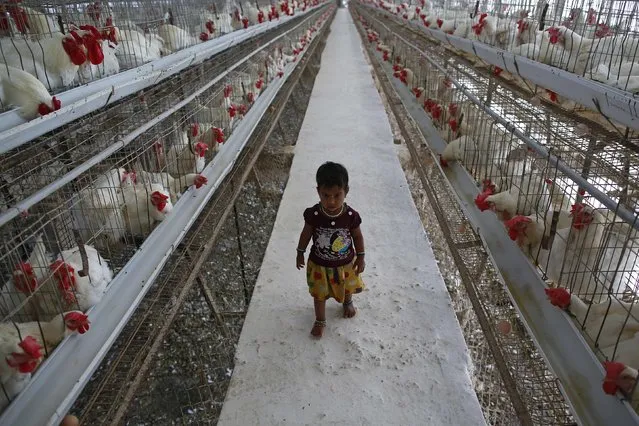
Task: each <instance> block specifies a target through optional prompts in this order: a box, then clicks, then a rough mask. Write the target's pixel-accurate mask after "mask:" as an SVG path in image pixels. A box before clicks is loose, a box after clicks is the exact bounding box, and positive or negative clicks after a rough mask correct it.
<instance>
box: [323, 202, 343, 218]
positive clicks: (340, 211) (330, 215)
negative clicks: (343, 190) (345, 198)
mask: <svg viewBox="0 0 639 426" xmlns="http://www.w3.org/2000/svg"><path fill="white" fill-rule="evenodd" d="M345 205H346V204H342V208H341V209H340V210H339V213H337V214H335V215H332V214H328V212H327V211H326V210H325V209H324V207H323V206H322V205H321V204H320V209H321V210H322V213H324V214H325V215H326V216H328V217H330V218H331V219H334V218H336V217H339V216H341V215H342V213H344V206H345Z"/></svg>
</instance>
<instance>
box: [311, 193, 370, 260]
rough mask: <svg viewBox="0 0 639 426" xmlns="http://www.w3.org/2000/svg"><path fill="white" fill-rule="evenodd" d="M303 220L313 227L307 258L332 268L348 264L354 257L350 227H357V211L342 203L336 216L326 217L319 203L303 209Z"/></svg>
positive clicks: (358, 220)
mask: <svg viewBox="0 0 639 426" xmlns="http://www.w3.org/2000/svg"><path fill="white" fill-rule="evenodd" d="M304 221H305V222H306V223H308V224H309V225H310V226H312V227H313V246H312V247H311V254H310V256H309V259H310V260H311V261H313V262H314V263H316V264H317V265H320V266H325V267H329V268H334V267H337V266H344V265H348V264H349V263H351V262H352V261H353V258H354V257H355V248H354V244H353V236H352V235H351V229H355V228H357V227H359V225H360V224H361V223H362V219H361V218H360V217H359V213H357V212H356V211H355V210H353V209H352V208H350V207H349V206H347V205H346V204H345V205H344V211H343V212H342V214H341V215H339V216H338V217H334V218H331V217H328V216H326V214H324V212H322V209H321V208H320V205H319V204H316V205H314V206H313V207H310V208H308V209H306V210H305V211H304Z"/></svg>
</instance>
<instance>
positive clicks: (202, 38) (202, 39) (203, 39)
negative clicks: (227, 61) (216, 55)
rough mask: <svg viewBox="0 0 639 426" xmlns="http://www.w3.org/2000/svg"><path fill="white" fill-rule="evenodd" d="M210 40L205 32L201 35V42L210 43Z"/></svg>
mask: <svg viewBox="0 0 639 426" xmlns="http://www.w3.org/2000/svg"><path fill="white" fill-rule="evenodd" d="M208 40H209V35H208V34H207V33H205V32H201V33H200V41H208Z"/></svg>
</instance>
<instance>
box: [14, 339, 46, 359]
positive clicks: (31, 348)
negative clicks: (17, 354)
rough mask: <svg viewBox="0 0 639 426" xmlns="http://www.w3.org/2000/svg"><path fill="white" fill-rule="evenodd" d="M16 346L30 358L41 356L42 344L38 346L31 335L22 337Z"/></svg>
mask: <svg viewBox="0 0 639 426" xmlns="http://www.w3.org/2000/svg"><path fill="white" fill-rule="evenodd" d="M18 346H20V347H21V348H22V350H23V351H24V353H25V354H27V355H29V356H30V357H31V358H35V359H40V358H41V357H42V352H41V351H42V346H40V344H39V343H38V341H37V340H36V339H34V338H33V337H32V336H27V337H25V338H24V339H22V342H20V343H18Z"/></svg>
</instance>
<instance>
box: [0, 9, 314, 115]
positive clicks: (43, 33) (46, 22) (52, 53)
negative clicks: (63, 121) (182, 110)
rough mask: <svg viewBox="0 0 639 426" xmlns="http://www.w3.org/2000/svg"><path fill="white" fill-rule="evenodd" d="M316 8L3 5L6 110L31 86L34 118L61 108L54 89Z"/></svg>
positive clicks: (0, 38)
mask: <svg viewBox="0 0 639 426" xmlns="http://www.w3.org/2000/svg"><path fill="white" fill-rule="evenodd" d="M309 6H310V2H309V3H307V2H306V1H304V2H300V3H299V4H298V2H296V1H295V2H292V3H291V4H290V7H289V3H288V2H283V3H282V4H281V5H278V6H277V7H276V6H275V5H271V4H270V3H269V2H265V1H263V0H255V1H232V2H230V1H228V2H226V1H221V0H216V1H210V2H202V1H195V0H176V1H168V0H144V1H112V2H106V1H95V2H66V1H64V2H58V1H55V2H40V1H19V2H16V1H6V2H2V3H0V64H1V65H0V77H1V78H2V80H3V81H5V85H6V87H5V89H4V90H3V93H2V96H0V100H1V101H2V107H3V109H6V108H8V107H9V106H12V105H13V106H22V103H23V102H21V101H24V99H23V97H21V96H20V94H16V93H14V90H13V89H14V86H15V87H16V88H20V87H22V88H23V89H24V88H25V87H27V88H28V89H29V90H30V91H31V92H33V96H34V97H35V98H37V100H38V102H36V103H35V105H33V108H22V109H23V110H24V111H23V115H24V118H27V119H32V118H35V117H37V116H38V113H40V114H41V115H42V114H45V113H48V112H51V111H54V110H57V109H59V108H60V103H59V102H57V101H52V100H51V99H50V98H49V97H47V95H46V93H47V92H52V93H58V92H61V91H64V90H67V89H69V88H71V87H75V86H78V85H82V84H85V83H88V82H90V81H93V80H96V79H99V78H104V77H108V76H111V75H114V74H117V73H119V72H120V71H124V70H127V69H131V68H135V67H138V66H140V65H143V64H145V63H148V62H151V61H154V60H158V59H160V58H161V57H163V56H166V55H169V54H171V53H174V52H177V51H179V50H182V49H185V48H187V47H190V46H193V45H196V44H198V43H202V42H206V41H210V40H212V39H214V38H216V37H219V36H221V35H223V34H228V33H230V32H232V31H235V30H238V29H243V28H248V27H249V26H253V25H258V24H261V23H264V22H268V21H271V20H276V19H279V17H280V15H281V16H285V15H294V14H295V12H297V11H305V10H306V9H307V7H309ZM16 90H17V89H16ZM40 102H42V103H43V104H44V106H43V107H39V106H38V103H40ZM45 107H46V108H45ZM39 108H44V109H42V110H40V109H39Z"/></svg>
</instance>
